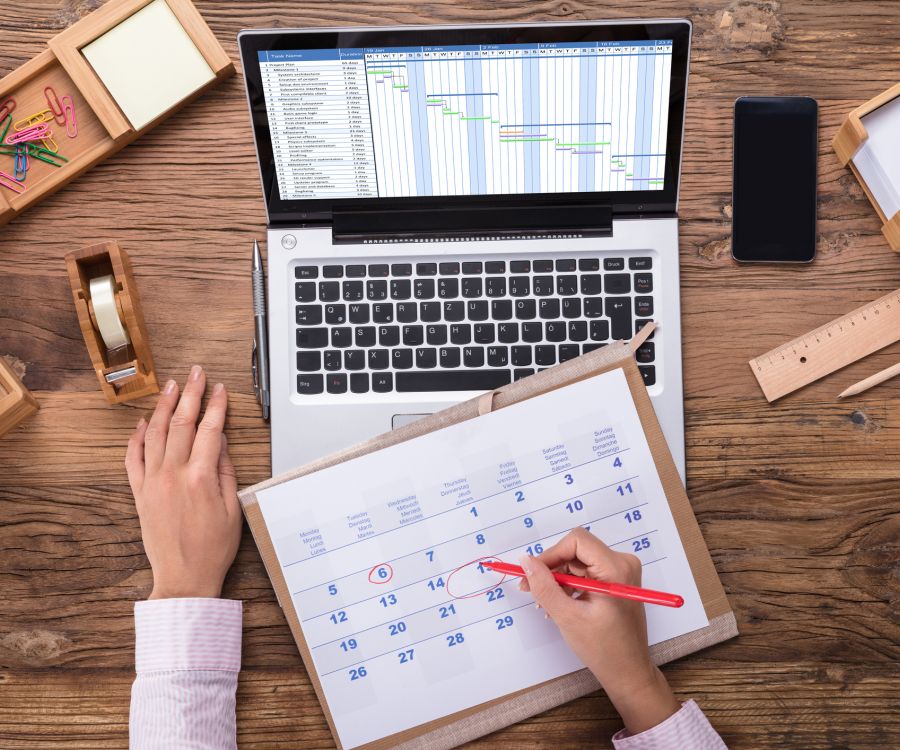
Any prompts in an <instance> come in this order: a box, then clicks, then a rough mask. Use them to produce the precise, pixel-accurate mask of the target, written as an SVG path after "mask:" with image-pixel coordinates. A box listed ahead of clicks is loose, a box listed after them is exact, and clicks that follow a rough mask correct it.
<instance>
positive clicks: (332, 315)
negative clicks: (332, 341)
mask: <svg viewBox="0 0 900 750" xmlns="http://www.w3.org/2000/svg"><path fill="white" fill-rule="evenodd" d="M325 322H326V323H328V324H330V325H333V326H342V325H344V323H346V322H347V306H346V305H325Z"/></svg>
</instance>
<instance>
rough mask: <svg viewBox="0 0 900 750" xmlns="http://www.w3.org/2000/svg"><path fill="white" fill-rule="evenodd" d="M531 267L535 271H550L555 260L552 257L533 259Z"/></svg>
mask: <svg viewBox="0 0 900 750" xmlns="http://www.w3.org/2000/svg"><path fill="white" fill-rule="evenodd" d="M531 268H532V270H533V271H534V272H535V273H550V272H551V271H552V270H553V261H552V260H550V259H541V260H536V261H533V262H532V264H531Z"/></svg>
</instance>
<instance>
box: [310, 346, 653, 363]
mask: <svg viewBox="0 0 900 750" xmlns="http://www.w3.org/2000/svg"><path fill="white" fill-rule="evenodd" d="M655 348H656V344H654V343H653V342H652V341H645V342H644V343H643V344H641V345H640V346H639V347H638V348H637V351H636V352H635V353H634V358H635V359H636V360H637V361H638V362H640V363H641V364H647V363H648V362H652V361H653V360H654V359H655V357H656V351H655ZM315 353H316V354H318V352H315Z"/></svg>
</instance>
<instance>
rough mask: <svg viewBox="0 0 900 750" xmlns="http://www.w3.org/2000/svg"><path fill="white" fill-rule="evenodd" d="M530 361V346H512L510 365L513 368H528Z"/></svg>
mask: <svg viewBox="0 0 900 750" xmlns="http://www.w3.org/2000/svg"><path fill="white" fill-rule="evenodd" d="M532 359H533V357H532V351H531V347H530V346H514V347H513V348H512V363H513V366H514V367H528V366H529V365H530V364H531V362H532Z"/></svg>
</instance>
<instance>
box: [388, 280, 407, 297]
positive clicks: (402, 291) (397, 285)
mask: <svg viewBox="0 0 900 750" xmlns="http://www.w3.org/2000/svg"><path fill="white" fill-rule="evenodd" d="M410 297H412V282H411V281H410V280H409V279H391V299H409V298H410Z"/></svg>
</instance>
